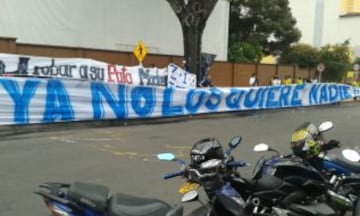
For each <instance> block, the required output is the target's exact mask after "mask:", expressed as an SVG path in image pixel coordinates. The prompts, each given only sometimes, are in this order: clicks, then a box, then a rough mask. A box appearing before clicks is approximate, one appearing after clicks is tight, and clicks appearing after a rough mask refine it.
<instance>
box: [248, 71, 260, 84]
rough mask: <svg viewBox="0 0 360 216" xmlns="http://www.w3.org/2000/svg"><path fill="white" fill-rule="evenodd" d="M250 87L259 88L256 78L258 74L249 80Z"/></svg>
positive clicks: (254, 74)
mask: <svg viewBox="0 0 360 216" xmlns="http://www.w3.org/2000/svg"><path fill="white" fill-rule="evenodd" d="M249 86H259V80H258V78H257V76H256V73H253V74H252V75H251V77H250V78H249Z"/></svg>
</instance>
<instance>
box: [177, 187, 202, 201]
mask: <svg viewBox="0 0 360 216" xmlns="http://www.w3.org/2000/svg"><path fill="white" fill-rule="evenodd" d="M198 198H199V192H197V191H196V190H192V191H189V192H187V193H186V194H184V196H182V198H181V202H184V203H185V202H192V201H195V200H197V199H198Z"/></svg>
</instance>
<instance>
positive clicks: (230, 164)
mask: <svg viewBox="0 0 360 216" xmlns="http://www.w3.org/2000/svg"><path fill="white" fill-rule="evenodd" d="M247 165H248V164H247V163H246V162H245V161H241V160H239V161H230V162H228V163H226V167H228V168H237V167H244V166H247Z"/></svg>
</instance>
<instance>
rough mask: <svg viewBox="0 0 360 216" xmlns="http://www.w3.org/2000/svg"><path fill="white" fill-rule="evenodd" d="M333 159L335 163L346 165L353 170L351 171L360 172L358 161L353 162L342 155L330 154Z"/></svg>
mask: <svg viewBox="0 0 360 216" xmlns="http://www.w3.org/2000/svg"><path fill="white" fill-rule="evenodd" d="M330 158H331V160H332V161H334V162H335V163H337V164H339V165H341V166H343V167H345V168H346V169H349V170H351V172H353V173H360V163H357V162H352V161H349V160H346V159H343V158H340V157H336V156H330Z"/></svg>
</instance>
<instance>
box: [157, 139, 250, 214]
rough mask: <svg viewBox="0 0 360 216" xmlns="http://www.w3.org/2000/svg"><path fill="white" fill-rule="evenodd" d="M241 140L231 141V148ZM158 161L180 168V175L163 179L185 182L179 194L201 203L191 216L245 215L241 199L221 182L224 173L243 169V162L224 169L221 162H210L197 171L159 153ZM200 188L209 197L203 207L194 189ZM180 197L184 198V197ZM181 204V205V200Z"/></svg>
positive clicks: (166, 175)
mask: <svg viewBox="0 0 360 216" xmlns="http://www.w3.org/2000/svg"><path fill="white" fill-rule="evenodd" d="M240 141H241V137H235V138H233V139H232V143H233V145H237V144H238V143H240ZM157 157H158V159H159V160H165V161H174V162H177V163H178V164H179V165H180V166H181V167H180V170H179V171H176V172H173V173H168V174H165V175H164V177H163V178H164V179H170V178H173V177H178V176H180V177H183V178H185V179H186V181H185V183H184V184H183V185H182V186H181V187H180V188H179V190H178V192H179V193H180V194H185V195H184V196H188V194H193V196H194V197H196V198H194V199H188V200H191V201H193V200H196V201H198V202H200V204H201V206H200V207H199V208H197V209H195V210H194V211H193V212H192V214H191V215H194V216H195V215H212V216H220V215H228V216H244V215H246V214H245V212H244V211H243V207H242V205H241V204H242V202H243V201H242V199H241V197H240V195H239V194H238V193H237V192H236V191H234V189H232V188H231V186H230V184H228V183H226V182H224V181H223V178H222V174H223V173H224V172H225V170H226V169H232V168H233V167H242V166H245V165H246V163H245V162H243V161H232V162H229V163H228V164H227V166H225V165H224V163H223V160H220V159H209V160H207V161H205V162H203V163H201V164H200V166H198V167H193V166H191V165H190V164H187V162H186V161H184V160H180V159H178V158H176V156H175V155H174V154H173V153H160V154H158V155H157ZM199 187H203V188H204V190H205V193H206V195H207V197H208V200H207V203H203V202H202V201H201V200H200V199H199V197H198V195H199V193H198V192H197V189H198V188H199ZM184 196H183V197H184ZM182 202H184V201H183V200H182Z"/></svg>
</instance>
